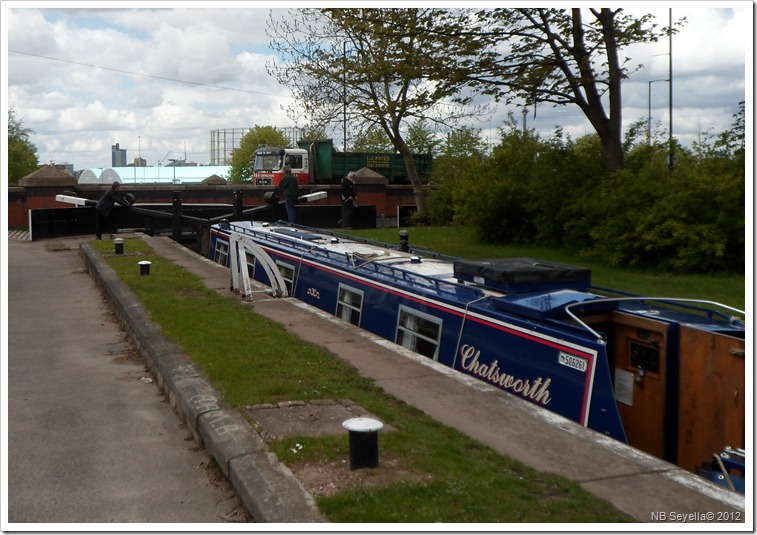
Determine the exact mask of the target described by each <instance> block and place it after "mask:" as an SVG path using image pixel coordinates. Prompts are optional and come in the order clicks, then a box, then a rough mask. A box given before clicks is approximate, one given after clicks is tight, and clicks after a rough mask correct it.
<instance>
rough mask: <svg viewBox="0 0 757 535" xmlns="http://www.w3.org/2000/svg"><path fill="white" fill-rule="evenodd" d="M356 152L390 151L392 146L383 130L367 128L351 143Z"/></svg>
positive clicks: (392, 148)
mask: <svg viewBox="0 0 757 535" xmlns="http://www.w3.org/2000/svg"><path fill="white" fill-rule="evenodd" d="M352 148H353V150H355V151H356V152H392V151H393V150H394V146H393V145H392V142H391V141H390V140H389V138H388V137H387V136H386V134H385V133H384V131H383V130H379V129H378V128H375V127H374V128H369V129H368V131H367V132H365V133H364V134H363V135H361V136H360V137H358V138H357V139H356V140H355V143H354V144H353V147H352Z"/></svg>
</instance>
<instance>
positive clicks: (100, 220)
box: [95, 182, 131, 240]
mask: <svg viewBox="0 0 757 535" xmlns="http://www.w3.org/2000/svg"><path fill="white" fill-rule="evenodd" d="M115 204H118V205H119V206H122V207H124V208H129V207H130V206H131V205H130V204H129V200H128V199H127V198H126V196H124V195H123V194H122V193H121V184H120V183H119V182H113V185H112V186H111V187H110V188H108V190H107V191H106V192H105V193H103V194H102V197H100V200H99V201H97V204H96V205H95V210H97V223H96V224H97V228H96V232H97V239H98V240H101V239H102V229H103V227H106V226H107V227H108V229H107V230H109V231H110V233H113V232H115V231H116V230H117V229H118V224H117V218H116V217H111V215H112V214H111V212H112V211H113V205H115Z"/></svg>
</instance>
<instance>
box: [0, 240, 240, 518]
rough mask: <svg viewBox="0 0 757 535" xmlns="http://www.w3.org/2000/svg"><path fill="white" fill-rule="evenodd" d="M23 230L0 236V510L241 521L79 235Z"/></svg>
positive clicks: (14, 514) (29, 514)
mask: <svg viewBox="0 0 757 535" xmlns="http://www.w3.org/2000/svg"><path fill="white" fill-rule="evenodd" d="M22 239H23V236H20V237H17V238H15V239H11V240H9V243H8V260H7V262H8V294H7V299H8V316H7V318H8V319H7V321H8V340H7V342H8V359H7V374H4V375H5V376H6V377H7V392H6V394H7V397H6V398H5V399H6V400H7V410H8V416H7V418H8V421H7V422H6V423H5V424H6V427H5V429H6V431H7V444H8V449H7V452H8V471H7V495H6V499H7V518H6V519H5V520H6V521H7V522H9V523H18V524H20V523H40V525H42V524H56V525H57V524H59V523H62V522H66V523H82V524H84V523H87V524H91V523H120V522H129V523H147V522H149V523H154V522H175V523H216V522H238V521H244V520H245V518H246V512H245V510H244V507H243V506H242V505H241V503H240V502H239V500H238V498H237V496H236V494H235V493H234V491H233V489H232V488H231V486H230V485H228V484H227V483H226V482H225V480H224V479H223V478H220V479H219V478H217V477H216V476H215V474H214V472H213V471H212V470H209V469H208V461H209V456H208V455H207V454H206V453H205V452H204V451H202V449H200V448H198V447H197V446H196V445H195V443H194V441H193V440H192V436H191V433H190V432H189V431H188V430H187V428H186V427H185V426H183V425H182V424H181V423H180V422H179V420H178V419H177V418H176V416H175V415H174V414H173V413H172V411H171V409H170V407H169V405H168V404H167V403H166V402H165V397H164V396H163V394H162V393H161V392H160V391H159V389H158V388H157V386H156V385H155V384H154V383H153V382H152V379H151V378H150V374H149V373H147V371H146V369H145V366H144V364H143V363H142V362H141V361H140V359H139V357H138V355H136V353H135V352H134V350H133V346H132V344H131V343H130V342H129V341H128V340H127V339H126V338H125V334H124V332H123V331H122V330H120V328H119V326H118V324H117V323H116V322H115V321H114V320H115V317H114V316H113V314H112V312H111V309H110V307H109V305H108V303H107V302H105V300H104V299H103V298H102V295H101V293H100V292H99V291H98V289H97V288H96V286H95V284H94V282H93V280H92V278H91V277H90V276H89V274H88V273H87V271H86V269H85V268H84V266H83V264H82V261H81V258H80V255H79V247H78V246H79V241H78V240H74V239H67V240H61V241H56V240H46V241H40V242H28V241H20V240H22ZM88 239H91V237H88ZM4 513H5V512H4ZM21 529H26V528H21ZM40 529H42V528H40ZM54 529H59V528H58V527H56V528H54Z"/></svg>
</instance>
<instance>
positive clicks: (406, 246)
mask: <svg viewBox="0 0 757 535" xmlns="http://www.w3.org/2000/svg"><path fill="white" fill-rule="evenodd" d="M409 234H410V233H409V232H408V231H406V230H400V251H402V252H403V253H407V252H409V251H410V240H409V239H408V235H409Z"/></svg>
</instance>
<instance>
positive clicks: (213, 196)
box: [8, 182, 415, 227]
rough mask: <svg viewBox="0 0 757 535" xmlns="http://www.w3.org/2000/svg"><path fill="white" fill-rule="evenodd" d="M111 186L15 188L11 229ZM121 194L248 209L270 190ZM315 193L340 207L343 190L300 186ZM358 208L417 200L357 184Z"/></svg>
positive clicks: (386, 212) (158, 189) (388, 209)
mask: <svg viewBox="0 0 757 535" xmlns="http://www.w3.org/2000/svg"><path fill="white" fill-rule="evenodd" d="M109 187H110V185H109V184H104V185H97V184H78V185H73V186H26V187H22V186H12V187H9V188H8V226H9V227H25V226H27V225H28V224H29V210H30V209H37V208H66V207H71V205H70V204H67V203H59V202H57V201H56V200H55V196H56V195H61V194H65V195H71V196H74V197H82V198H85V199H92V200H97V199H99V198H100V196H101V195H102V194H103V192H104V191H105V190H107V189H108V188H109ZM121 191H122V192H124V193H132V194H134V196H135V197H136V201H137V203H172V202H173V198H174V192H177V191H178V192H180V195H181V200H182V203H184V204H191V203H223V204H229V205H233V204H234V192H235V191H241V192H242V197H243V205H244V206H245V207H250V206H258V205H261V204H264V203H265V201H264V200H263V195H265V193H267V192H268V191H270V188H266V187H262V186H248V185H223V186H208V185H202V184H187V185H149V184H134V185H129V184H123V185H122V186H121ZM314 191H326V193H327V194H328V196H327V197H326V198H325V199H320V200H318V201H315V202H314V203H313V204H316V205H338V204H340V186H339V185H331V184H329V185H322V184H314V185H307V186H300V192H301V194H303V195H304V194H306V193H312V192H314ZM357 195H358V204H359V205H363V206H367V205H374V206H376V216H377V217H379V218H380V217H381V216H386V217H394V216H395V215H396V214H397V206H403V205H414V204H415V197H414V195H413V188H412V186H410V185H403V186H387V185H386V184H380V183H378V184H374V183H360V182H358V183H357Z"/></svg>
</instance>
